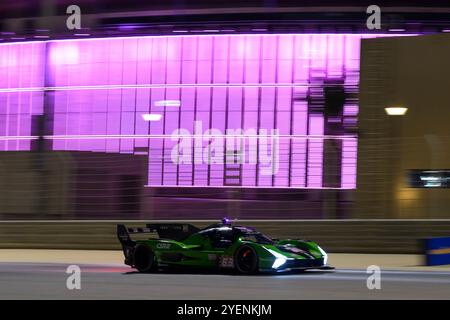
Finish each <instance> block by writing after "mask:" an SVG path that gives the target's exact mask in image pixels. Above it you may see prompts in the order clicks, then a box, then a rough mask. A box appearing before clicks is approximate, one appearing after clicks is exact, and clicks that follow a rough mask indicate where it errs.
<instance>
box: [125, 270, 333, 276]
mask: <svg viewBox="0 0 450 320" xmlns="http://www.w3.org/2000/svg"><path fill="white" fill-rule="evenodd" d="M333 271H334V270H296V271H283V272H260V273H256V274H241V273H238V272H236V271H231V270H225V271H224V270H210V269H206V270H203V269H181V270H180V269H172V268H171V269H159V270H158V271H154V272H148V273H142V272H139V271H129V272H124V273H122V274H123V275H137V274H162V275H163V274H165V275H169V274H173V275H176V274H183V275H226V276H251V277H267V276H289V275H291V276H292V275H302V276H303V275H304V276H311V275H321V274H328V273H330V272H333Z"/></svg>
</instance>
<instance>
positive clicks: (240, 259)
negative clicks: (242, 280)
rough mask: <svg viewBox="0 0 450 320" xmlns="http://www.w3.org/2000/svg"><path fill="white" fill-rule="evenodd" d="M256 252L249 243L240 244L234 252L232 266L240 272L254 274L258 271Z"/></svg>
mask: <svg viewBox="0 0 450 320" xmlns="http://www.w3.org/2000/svg"><path fill="white" fill-rule="evenodd" d="M258 261H259V258H258V254H257V253H256V250H255V249H254V248H253V247H252V246H249V245H246V244H244V245H242V246H240V247H239V248H238V249H237V250H236V252H235V254H234V267H235V269H236V270H237V271H238V272H239V273H241V274H255V273H257V272H258Z"/></svg>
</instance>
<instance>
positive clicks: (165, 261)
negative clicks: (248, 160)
mask: <svg viewBox="0 0 450 320" xmlns="http://www.w3.org/2000/svg"><path fill="white" fill-rule="evenodd" d="M147 233H148V234H149V235H151V234H155V235H156V236H154V237H149V238H146V239H144V240H133V239H132V237H131V236H132V235H138V234H147ZM117 236H118V238H119V241H120V243H121V244H122V249H123V253H124V256H125V264H127V265H129V266H131V267H133V268H136V269H137V270H138V271H140V272H152V271H156V270H158V269H160V268H164V267H198V268H211V269H213V268H216V269H233V270H236V271H238V272H239V273H243V274H252V273H257V272H264V271H271V272H279V271H289V270H306V269H332V267H329V266H328V265H327V254H326V252H325V251H324V250H323V249H322V248H320V247H319V246H318V245H317V244H316V243H314V242H312V241H309V240H293V239H286V240H276V239H271V238H269V237H267V236H265V235H264V234H262V233H260V232H257V231H256V230H255V229H254V228H251V227H244V226H238V225H233V224H232V223H231V222H230V221H229V220H227V219H223V220H222V222H221V223H217V224H213V225H210V226H208V227H206V228H204V229H199V228H197V227H195V226H193V225H190V224H184V223H158V224H147V225H146V227H144V228H128V227H126V226H125V225H123V224H119V225H117Z"/></svg>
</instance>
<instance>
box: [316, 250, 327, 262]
mask: <svg viewBox="0 0 450 320" xmlns="http://www.w3.org/2000/svg"><path fill="white" fill-rule="evenodd" d="M317 248H318V249H319V252H320V253H321V254H322V256H323V264H327V262H328V254H327V253H326V252H325V251H324V250H323V249H322V248H321V247H319V246H317Z"/></svg>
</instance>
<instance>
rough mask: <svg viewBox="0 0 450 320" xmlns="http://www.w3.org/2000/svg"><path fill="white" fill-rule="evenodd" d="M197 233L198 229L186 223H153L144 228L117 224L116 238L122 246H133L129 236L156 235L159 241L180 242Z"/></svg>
mask: <svg viewBox="0 0 450 320" xmlns="http://www.w3.org/2000/svg"><path fill="white" fill-rule="evenodd" d="M198 231H200V229H199V228H197V227H195V226H193V225H191V224H186V223H155V224H147V225H146V226H145V227H144V228H143V227H126V226H125V225H123V224H118V225H117V238H118V239H119V241H120V243H121V244H122V246H123V245H127V246H130V245H131V246H133V245H134V244H135V242H134V241H133V240H132V239H131V236H130V235H133V234H145V233H157V234H158V238H160V239H169V240H175V241H181V240H183V239H186V238H187V237H188V236H190V235H191V234H193V233H196V232H198Z"/></svg>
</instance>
